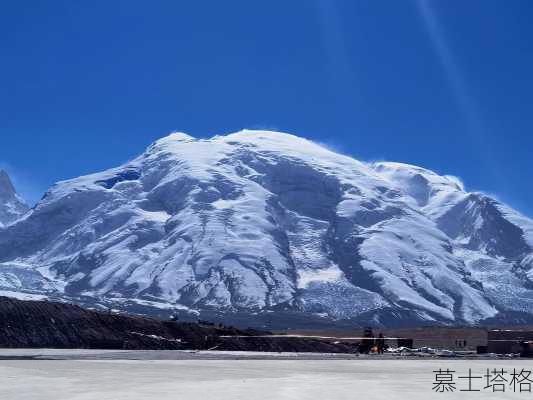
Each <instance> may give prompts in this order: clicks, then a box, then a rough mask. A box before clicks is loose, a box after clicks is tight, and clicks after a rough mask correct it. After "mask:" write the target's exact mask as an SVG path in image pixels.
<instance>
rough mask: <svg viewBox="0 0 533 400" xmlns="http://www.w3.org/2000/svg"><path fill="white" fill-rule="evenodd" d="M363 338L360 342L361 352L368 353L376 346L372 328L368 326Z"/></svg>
mask: <svg viewBox="0 0 533 400" xmlns="http://www.w3.org/2000/svg"><path fill="white" fill-rule="evenodd" d="M363 338H364V339H363V340H361V343H360V344H359V352H360V353H363V354H368V353H370V351H371V350H372V347H374V334H373V333H372V328H370V327H367V328H365V330H364V333H363Z"/></svg>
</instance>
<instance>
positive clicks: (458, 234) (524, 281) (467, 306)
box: [0, 131, 533, 323]
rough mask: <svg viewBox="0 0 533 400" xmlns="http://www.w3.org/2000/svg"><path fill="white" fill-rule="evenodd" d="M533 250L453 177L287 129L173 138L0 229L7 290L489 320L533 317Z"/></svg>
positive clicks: (502, 212)
mask: <svg viewBox="0 0 533 400" xmlns="http://www.w3.org/2000/svg"><path fill="white" fill-rule="evenodd" d="M532 249H533V222H532V221H531V220H529V219H528V218H526V217H524V216H521V215H519V214H518V213H516V212H515V211H513V210H511V209H509V208H508V207H506V206H504V205H502V204H500V203H498V202H497V201H495V200H494V199H491V198H490V197H488V196H486V195H484V194H482V193H468V192H466V191H465V190H464V188H463V187H462V185H461V183H460V181H459V180H458V179H457V178H454V177H450V176H439V175H437V174H435V173H434V172H432V171H428V170H425V169H422V168H418V167H414V166H410V165H405V164H398V163H375V164H366V163H362V162H359V161H357V160H354V159H352V158H350V157H347V156H343V155H339V154H336V153H334V152H331V151H329V150H327V149H325V148H323V147H320V146H319V145H317V144H314V143H312V142H310V141H307V140H305V139H302V138H299V137H296V136H292V135H288V134H282V133H276V132H267V131H241V132H238V133H234V134H230V135H227V136H215V137H213V138H211V139H194V138H192V137H190V136H188V135H186V134H183V133H174V134H172V135H170V136H168V137H165V138H163V139H161V140H158V141H157V142H155V143H154V144H152V145H151V146H150V147H149V148H148V149H147V150H146V151H145V153H144V154H142V155H141V156H139V157H138V158H136V159H135V160H133V161H131V162H129V163H127V164H125V165H123V166H121V167H119V168H115V169H111V170H108V171H105V172H102V173H97V174H93V175H89V176H84V177H80V178H76V179H72V180H69V181H64V182H59V183H58V184H56V185H55V186H53V187H52V188H51V189H50V190H49V191H48V192H47V193H46V195H45V196H44V198H43V199H42V200H41V201H40V202H39V203H38V204H37V205H36V206H35V207H34V209H32V210H31V212H30V213H28V214H27V215H26V216H25V217H24V218H22V219H20V220H18V221H17V222H16V223H13V224H11V225H9V226H6V227H4V228H3V229H0V263H1V264H0V290H6V291H18V292H26V293H33V294H35V293H45V294H47V295H49V296H52V297H60V298H68V299H74V300H76V299H78V300H79V299H82V298H83V299H93V300H94V301H95V302H103V303H107V304H111V305H112V306H113V307H116V308H120V307H121V305H123V304H125V302H126V301H128V302H129V303H131V302H136V303H138V304H141V305H149V306H152V307H163V308H165V307H167V308H171V307H176V308H179V309H184V310H186V309H189V310H200V311H206V310H218V311H221V312H225V313H236V312H240V313H246V314H248V315H258V314H261V313H265V312H269V311H272V310H277V312H278V313H279V312H296V313H301V314H300V315H302V316H315V315H321V316H327V317H329V318H333V319H355V320H357V319H359V320H364V321H367V320H369V319H373V320H374V321H376V322H379V321H381V322H385V323H388V322H390V321H391V319H403V320H406V319H407V320H409V321H425V322H444V323H464V322H467V323H475V322H477V321H480V320H484V319H487V318H491V317H495V316H497V315H501V313H502V312H503V311H507V310H513V311H517V312H525V313H533V290H532V289H531V287H532V285H531V281H530V278H531V279H533V272H531V270H532V267H533V250H532ZM499 313H500V314H499Z"/></svg>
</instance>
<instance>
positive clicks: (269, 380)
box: [0, 350, 533, 400]
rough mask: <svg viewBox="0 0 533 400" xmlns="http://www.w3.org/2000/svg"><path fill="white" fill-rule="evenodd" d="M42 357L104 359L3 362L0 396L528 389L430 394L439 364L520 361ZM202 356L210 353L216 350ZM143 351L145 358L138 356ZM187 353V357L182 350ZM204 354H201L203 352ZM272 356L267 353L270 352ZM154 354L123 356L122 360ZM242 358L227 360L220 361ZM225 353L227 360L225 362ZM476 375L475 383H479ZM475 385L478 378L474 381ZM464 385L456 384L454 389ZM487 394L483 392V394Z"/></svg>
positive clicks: (333, 395) (508, 366)
mask: <svg viewBox="0 0 533 400" xmlns="http://www.w3.org/2000/svg"><path fill="white" fill-rule="evenodd" d="M37 353H40V354H42V355H43V354H44V353H47V355H46V354H44V355H45V356H48V357H51V356H54V354H55V356H63V357H74V358H83V357H87V356H90V357H100V358H103V357H108V359H98V360H97V359H76V360H75V359H69V360H20V359H19V360H2V361H0V398H1V399H6V400H11V399H13V400H14V399H16V400H26V399H28V400H29V399H31V400H41V399H43V400H44V399H46V400H62V399H65V400H67V399H68V400H87V399H90V400H93V399H95V400H96V399H97V400H108V399H109V400H122V399H124V400H126V399H127V400H136V399H142V400H152V399H165V400H167V399H207V400H209V399H217V400H225V399H231V400H236V399H246V400H255V399H276V400H277V399H317V400H322V399H323V400H328V399H332V400H342V399H350V400H351V399H365V400H371V399H387V400H394V399H409V400H417V399H431V398H456V399H464V398H489V399H490V398H492V399H507V398H509V399H511V398H522V397H529V396H531V393H513V392H509V388H508V387H507V388H506V393H493V392H492V391H490V390H489V391H482V392H478V393H467V392H457V391H456V392H453V393H435V392H433V391H432V387H433V381H434V379H435V374H434V373H433V372H432V371H433V370H435V369H438V368H444V369H445V368H451V369H453V370H455V371H457V373H458V374H457V375H465V374H467V373H468V369H469V368H471V369H472V372H473V374H478V373H479V374H480V375H481V374H483V371H485V370H486V368H490V369H493V368H497V369H500V368H504V369H505V370H507V371H512V370H513V368H516V369H522V368H524V369H532V367H533V362H532V361H527V360H491V359H487V360H461V361H457V360H442V359H427V360H385V359H381V360H380V359H373V360H370V359H325V360H319V359H300V358H299V357H298V356H296V357H295V356H290V355H281V356H279V357H278V359H276V360H273V359H267V360H259V359H255V360H253V359H242V358H241V357H240V355H239V354H235V353H233V354H231V353H230V354H225V355H220V356H219V358H222V359H204V360H202V359H194V355H193V356H191V353H181V354H178V353H173V354H174V357H178V358H180V357H191V359H173V360H170V359H156V358H158V357H159V358H165V357H166V358H169V357H170V354H172V353H169V352H149V353H144V352H127V353H121V352H116V351H109V352H101V351H100V352H95V351H78V350H74V351H68V350H67V351H56V350H53V351H45V352H43V351H38V352H37ZM213 353H214V352H211V353H209V354H208V355H210V357H211V358H216V357H217V355H216V354H213ZM35 354H36V351H35V350H30V351H20V350H11V351H5V350H2V351H0V356H2V357H6V356H15V355H18V356H31V355H35ZM143 354H144V355H143ZM187 354H188V355H187ZM203 354H204V355H205V353H203ZM273 356H274V355H271V357H273ZM132 357H134V358H135V357H137V358H142V357H147V358H154V359H135V360H134V359H124V358H132ZM228 357H229V358H231V357H233V358H241V359H227V358H228ZM224 358H226V359H224ZM481 381H482V380H480V383H479V384H481ZM476 384H478V383H477V381H476ZM463 387H466V386H465V385H464V384H463V383H461V384H458V389H460V388H463ZM485 396H486V397H485Z"/></svg>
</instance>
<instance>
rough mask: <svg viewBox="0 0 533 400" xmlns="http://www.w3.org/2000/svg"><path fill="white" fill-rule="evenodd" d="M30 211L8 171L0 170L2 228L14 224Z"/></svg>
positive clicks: (0, 215)
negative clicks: (16, 189) (18, 193)
mask: <svg viewBox="0 0 533 400" xmlns="http://www.w3.org/2000/svg"><path fill="white" fill-rule="evenodd" d="M27 211H28V206H27V205H26V203H24V201H23V200H22V199H21V198H20V197H19V196H18V195H17V192H16V191H15V187H14V186H13V183H12V182H11V179H10V178H9V175H8V174H7V172H6V171H4V170H2V169H0V227H1V226H3V225H7V224H10V223H12V222H13V221H15V220H17V219H18V218H20V217H21V216H22V215H24V214H25V213H26V212H27Z"/></svg>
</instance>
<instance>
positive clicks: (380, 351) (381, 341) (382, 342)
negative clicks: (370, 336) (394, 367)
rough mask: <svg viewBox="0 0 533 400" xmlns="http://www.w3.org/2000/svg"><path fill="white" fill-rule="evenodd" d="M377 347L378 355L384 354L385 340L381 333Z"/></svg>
mask: <svg viewBox="0 0 533 400" xmlns="http://www.w3.org/2000/svg"><path fill="white" fill-rule="evenodd" d="M376 347H377V350H378V354H383V351H384V350H385V338H384V337H383V333H381V332H380V333H379V336H378V338H377V340H376Z"/></svg>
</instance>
